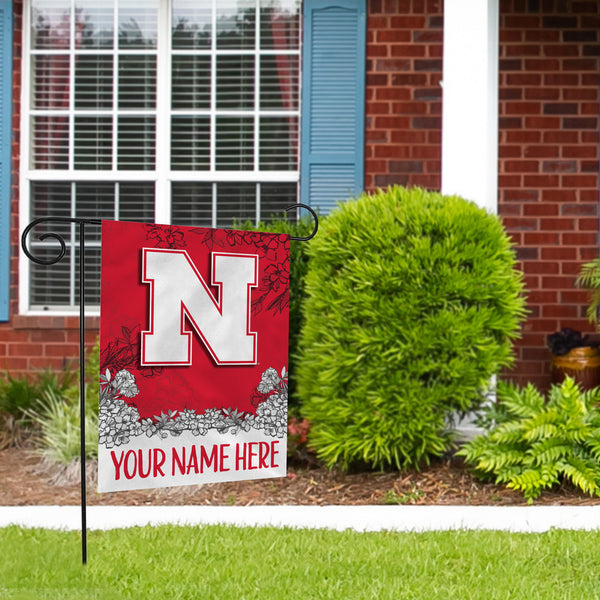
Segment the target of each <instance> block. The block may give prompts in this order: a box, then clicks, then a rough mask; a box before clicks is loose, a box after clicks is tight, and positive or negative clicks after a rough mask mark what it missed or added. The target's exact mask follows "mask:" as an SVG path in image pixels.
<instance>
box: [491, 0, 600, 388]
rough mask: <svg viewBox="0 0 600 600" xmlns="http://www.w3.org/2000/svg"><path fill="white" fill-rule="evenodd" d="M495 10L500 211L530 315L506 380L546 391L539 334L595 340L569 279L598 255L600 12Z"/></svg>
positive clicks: (546, 360)
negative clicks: (582, 334) (578, 334)
mask: <svg viewBox="0 0 600 600" xmlns="http://www.w3.org/2000/svg"><path fill="white" fill-rule="evenodd" d="M500 6H501V8H500V124H499V126H500V132H499V133H500V147H499V156H500V162H499V212H500V214H501V215H502V217H503V220H504V224H505V226H506V228H507V230H508V231H509V233H510V234H511V236H512V237H513V239H514V241H515V243H516V244H517V250H518V257H519V260H520V268H521V269H522V270H523V272H524V274H525V280H526V284H527V289H528V294H529V295H528V298H529V310H530V311H531V312H530V318H529V319H528V321H527V323H526V324H525V326H524V329H523V336H522V340H521V341H520V342H519V343H518V345H517V349H518V358H519V362H518V365H517V368H516V369H515V370H514V371H513V372H512V373H511V376H512V378H514V379H516V380H518V381H520V382H522V383H523V382H525V381H532V382H534V383H537V384H538V385H540V386H541V387H545V386H546V385H547V384H548V383H549V381H550V354H549V352H548V350H547V349H546V346H545V344H546V337H547V335H548V334H550V333H553V332H554V331H557V330H559V329H560V328H562V327H572V328H575V329H579V330H582V331H586V332H587V331H593V328H592V327H591V326H590V325H589V324H588V323H587V320H586V319H585V308H586V301H587V293H586V292H585V291H583V290H580V289H577V288H575V286H574V280H575V278H576V276H577V273H578V272H579V269H580V266H581V264H582V263H583V262H585V261H586V260H590V259H592V258H594V257H596V256H597V255H598V201H599V197H598V183H599V182H598V144H599V135H598V115H599V111H600V106H599V103H598V102H599V89H600V76H599V74H600V64H599V63H600V61H599V59H598V57H599V55H600V19H599V14H600V13H599V11H600V9H599V4H598V2H596V1H589V2H585V1H581V2H577V1H562V0H529V1H525V0H502V1H501V5H500Z"/></svg>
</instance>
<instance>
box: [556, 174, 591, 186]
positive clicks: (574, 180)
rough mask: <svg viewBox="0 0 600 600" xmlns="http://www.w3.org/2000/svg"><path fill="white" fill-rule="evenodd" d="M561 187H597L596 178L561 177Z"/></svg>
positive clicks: (583, 176) (579, 176)
mask: <svg viewBox="0 0 600 600" xmlns="http://www.w3.org/2000/svg"><path fill="white" fill-rule="evenodd" d="M561 185H562V186H563V187H576V188H582V187H597V186H598V177H596V176H594V175H563V176H562V178H561Z"/></svg>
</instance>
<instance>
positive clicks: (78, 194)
mask: <svg viewBox="0 0 600 600" xmlns="http://www.w3.org/2000/svg"><path fill="white" fill-rule="evenodd" d="M75 216H76V217H80V218H83V219H110V220H112V219H114V218H115V184H114V183H111V182H105V183H99V182H97V181H94V182H92V183H87V182H86V183H81V182H80V183H76V184H75ZM100 232H101V228H100V227H96V226H95V225H91V226H89V227H87V226H86V228H85V233H86V236H85V241H86V243H88V242H98V243H99V242H100ZM77 233H78V232H77ZM76 240H77V243H79V235H76Z"/></svg>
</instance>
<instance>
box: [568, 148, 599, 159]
mask: <svg viewBox="0 0 600 600" xmlns="http://www.w3.org/2000/svg"><path fill="white" fill-rule="evenodd" d="M561 153H562V156H563V157H564V158H596V157H597V156H598V146H597V145H596V146H562V147H561Z"/></svg>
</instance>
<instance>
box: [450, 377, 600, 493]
mask: <svg viewBox="0 0 600 600" xmlns="http://www.w3.org/2000/svg"><path fill="white" fill-rule="evenodd" d="M497 398H498V400H497V403H496V405H495V406H494V407H493V408H492V409H491V410H492V411H493V418H490V417H492V415H491V414H484V415H483V416H484V418H483V419H482V425H483V426H484V427H485V429H486V432H485V433H484V434H482V435H480V436H478V437H476V438H474V439H473V440H472V441H470V442H468V443H466V444H465V445H464V446H463V447H462V448H461V449H460V450H459V451H458V453H457V454H458V455H459V456H463V457H464V458H465V462H466V463H467V464H469V465H471V466H473V467H474V470H475V474H476V475H478V476H480V477H481V478H483V479H490V478H492V479H493V478H495V482H496V483H503V484H506V485H507V487H509V488H512V489H515V490H520V491H521V492H522V493H523V495H524V497H525V498H526V499H527V501H528V502H529V503H531V502H532V501H533V500H534V499H535V498H538V497H539V495H540V494H541V493H542V490H543V489H545V488H550V487H552V486H553V485H556V484H559V483H561V482H562V481H565V480H569V481H571V483H572V484H573V485H574V486H576V487H578V488H579V489H581V490H582V491H583V492H585V493H586V494H590V495H595V496H600V409H599V408H598V403H599V402H600V388H596V389H594V390H589V391H585V392H584V391H582V390H581V388H579V386H578V385H577V384H576V383H575V381H574V380H573V379H572V378H570V377H566V378H565V380H564V381H563V382H562V383H561V384H560V385H556V384H555V385H553V386H552V387H551V389H550V392H549V394H548V398H547V399H546V398H544V396H543V395H542V394H541V393H540V392H539V391H538V390H537V389H536V387H535V386H534V385H532V384H531V383H530V384H528V385H527V386H526V387H524V388H519V387H517V386H515V385H513V384H511V383H506V382H500V383H499V384H498V395H497Z"/></svg>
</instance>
